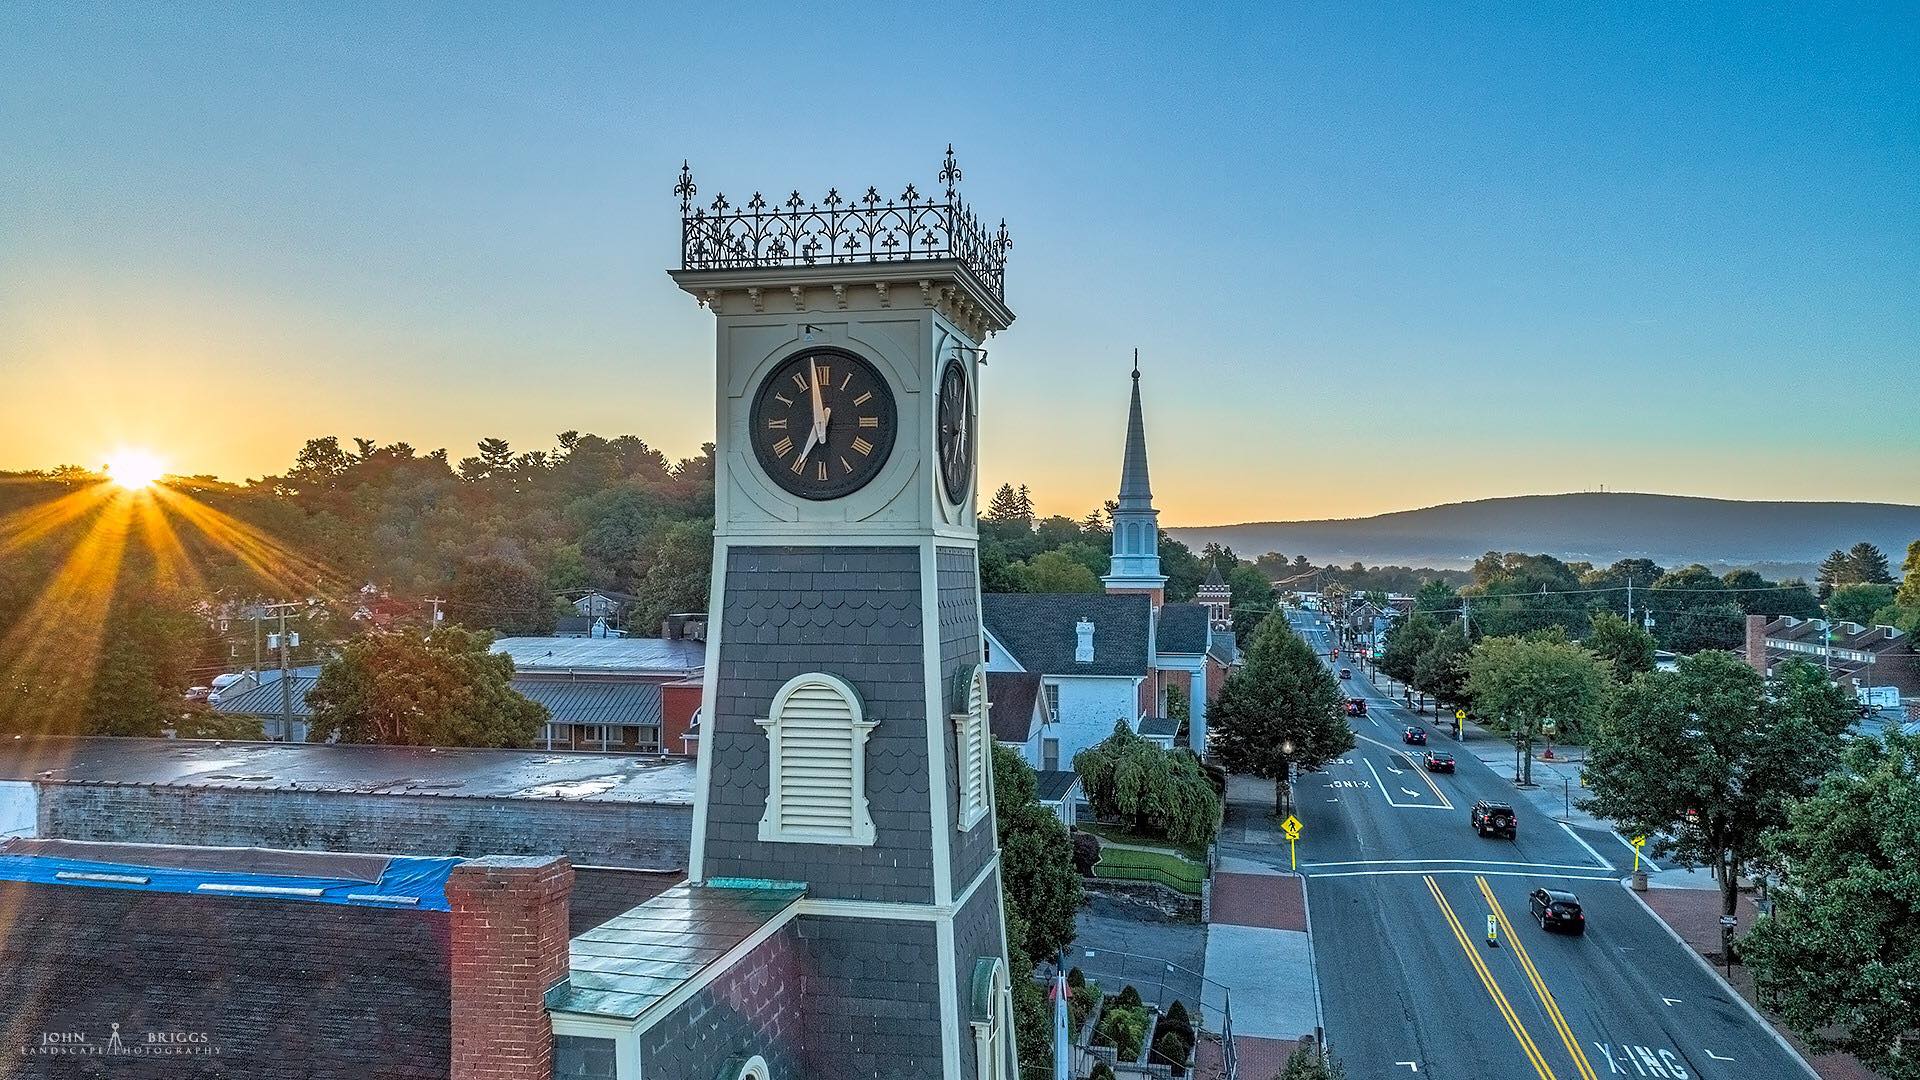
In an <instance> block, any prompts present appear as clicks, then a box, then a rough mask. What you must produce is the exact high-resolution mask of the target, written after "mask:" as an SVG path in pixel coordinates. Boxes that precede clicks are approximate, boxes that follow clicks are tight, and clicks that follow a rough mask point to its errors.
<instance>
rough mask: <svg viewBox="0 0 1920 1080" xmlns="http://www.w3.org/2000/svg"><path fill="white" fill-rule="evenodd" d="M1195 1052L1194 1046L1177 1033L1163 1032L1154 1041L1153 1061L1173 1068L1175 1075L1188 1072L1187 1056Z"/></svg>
mask: <svg viewBox="0 0 1920 1080" xmlns="http://www.w3.org/2000/svg"><path fill="white" fill-rule="evenodd" d="M1192 1050H1193V1044H1192V1043H1190V1042H1188V1041H1187V1040H1185V1039H1183V1038H1181V1037H1180V1033H1179V1032H1177V1031H1163V1032H1161V1033H1160V1037H1159V1038H1158V1039H1155V1040H1154V1041H1153V1059H1152V1060H1153V1061H1154V1062H1157V1063H1159V1064H1161V1065H1171V1066H1173V1075H1175V1076H1179V1075H1181V1074H1183V1073H1185V1072H1186V1067H1187V1054H1188V1053H1189V1052H1190V1051H1192Z"/></svg>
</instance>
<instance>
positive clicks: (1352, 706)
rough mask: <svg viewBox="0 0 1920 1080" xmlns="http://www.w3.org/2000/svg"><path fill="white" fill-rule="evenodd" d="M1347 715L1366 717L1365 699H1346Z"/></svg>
mask: <svg viewBox="0 0 1920 1080" xmlns="http://www.w3.org/2000/svg"><path fill="white" fill-rule="evenodd" d="M1347 715H1348V716H1365V715H1367V699H1366V698H1348V699H1347Z"/></svg>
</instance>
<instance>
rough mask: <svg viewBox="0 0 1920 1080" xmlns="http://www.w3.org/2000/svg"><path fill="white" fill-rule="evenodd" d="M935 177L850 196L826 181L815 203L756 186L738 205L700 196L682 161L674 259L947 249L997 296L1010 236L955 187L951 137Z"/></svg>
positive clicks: (819, 260)
mask: <svg viewBox="0 0 1920 1080" xmlns="http://www.w3.org/2000/svg"><path fill="white" fill-rule="evenodd" d="M938 181H939V182H940V183H941V184H943V185H945V187H946V195H945V197H944V198H941V197H938V196H925V195H921V194H920V193H919V191H918V190H916V189H915V188H914V186H913V185H912V184H908V185H907V188H906V190H905V191H903V192H901V193H900V194H899V195H897V196H895V197H893V198H890V199H889V198H884V197H883V196H881V194H880V190H879V189H878V188H874V187H869V188H867V192H866V194H865V195H862V196H860V197H858V198H855V199H848V198H847V197H845V196H843V195H841V194H840V189H838V188H832V189H830V190H828V192H827V195H826V198H824V199H822V200H820V201H819V202H817V203H816V202H808V201H807V200H806V199H803V198H801V196H800V193H799V192H798V191H795V192H794V193H793V194H791V195H789V196H787V198H786V199H785V200H784V201H783V202H782V203H781V204H780V205H778V206H776V205H774V204H771V203H769V202H767V200H766V198H765V197H764V196H762V195H761V194H760V193H759V192H757V191H756V192H754V193H753V198H751V199H749V200H747V203H746V205H745V206H734V205H733V204H732V203H730V202H728V201H727V197H726V196H725V195H715V196H714V198H713V199H712V200H711V201H710V202H707V203H706V204H704V205H699V204H696V203H695V202H694V198H695V196H696V195H698V194H699V189H698V188H697V187H695V186H694V182H693V170H692V169H691V168H690V167H689V166H688V165H687V164H686V163H684V162H683V163H682V164H681V166H680V181H679V183H677V184H675V185H674V187H673V193H674V194H675V195H678V196H679V197H680V267H681V269H683V270H738V269H745V268H750V267H757V266H820V265H845V264H853V263H862V262H869V263H880V262H907V261H911V260H923V259H954V260H957V261H958V262H959V263H960V264H961V265H963V266H965V267H966V268H967V269H968V270H970V271H972V272H973V274H974V275H975V276H976V277H978V278H979V279H980V281H981V283H982V284H984V285H985V286H986V288H987V290H988V291H989V292H991V293H992V294H993V295H994V297H995V298H997V299H1000V300H1003V301H1004V300H1005V299H1006V276H1007V249H1008V248H1011V247H1012V246H1013V241H1012V240H1011V239H1009V238H1008V236H1007V223H1006V221H1005V219H1002V220H1001V222H1000V226H999V228H997V229H991V230H990V229H989V228H988V227H987V226H986V225H983V224H982V223H981V221H980V218H979V216H978V215H976V214H975V213H974V212H973V210H972V209H971V208H970V207H969V206H967V204H966V201H965V200H964V199H962V198H961V197H960V194H959V190H958V185H959V183H960V167H959V164H958V163H957V162H955V161H954V158H953V147H951V146H949V147H947V156H946V159H945V160H944V161H943V162H942V163H941V167H940V173H939V176H938Z"/></svg>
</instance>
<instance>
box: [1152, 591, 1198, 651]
mask: <svg viewBox="0 0 1920 1080" xmlns="http://www.w3.org/2000/svg"><path fill="white" fill-rule="evenodd" d="M1153 640H1154V647H1155V648H1156V649H1158V650H1159V651H1161V652H1163V653H1191V654H1193V655H1196V656H1197V655H1199V654H1200V653H1203V652H1206V651H1207V606H1206V605H1205V604H1165V605H1162V606H1161V608H1160V625H1159V627H1157V628H1156V630H1155V632H1154V639H1153Z"/></svg>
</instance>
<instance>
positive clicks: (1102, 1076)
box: [1087, 1061, 1113, 1080]
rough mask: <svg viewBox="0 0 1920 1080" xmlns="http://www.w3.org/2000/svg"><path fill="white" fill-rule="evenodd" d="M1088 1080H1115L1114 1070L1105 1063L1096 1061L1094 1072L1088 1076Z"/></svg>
mask: <svg viewBox="0 0 1920 1080" xmlns="http://www.w3.org/2000/svg"><path fill="white" fill-rule="evenodd" d="M1087 1080H1113V1069H1111V1068H1109V1067H1108V1065H1107V1063H1106V1062H1104V1061H1096V1062H1094V1063H1093V1071H1092V1072H1090V1073H1088V1074H1087Z"/></svg>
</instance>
